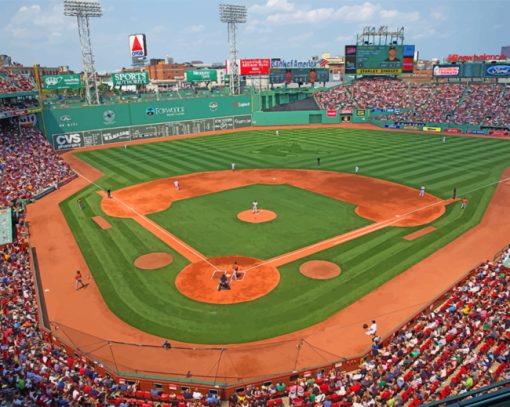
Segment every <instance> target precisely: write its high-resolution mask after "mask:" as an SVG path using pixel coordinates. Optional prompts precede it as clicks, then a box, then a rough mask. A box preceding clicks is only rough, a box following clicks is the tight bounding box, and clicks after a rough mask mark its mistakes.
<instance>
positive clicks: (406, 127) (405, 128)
mask: <svg viewBox="0 0 510 407" xmlns="http://www.w3.org/2000/svg"><path fill="white" fill-rule="evenodd" d="M403 129H404V130H420V128H419V127H416V126H404V127H403Z"/></svg>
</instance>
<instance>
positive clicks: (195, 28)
mask: <svg viewBox="0 0 510 407" xmlns="http://www.w3.org/2000/svg"><path fill="white" fill-rule="evenodd" d="M186 31H187V32H190V33H201V32H203V31H205V25H202V24H195V25H190V26H189V27H187V28H186Z"/></svg>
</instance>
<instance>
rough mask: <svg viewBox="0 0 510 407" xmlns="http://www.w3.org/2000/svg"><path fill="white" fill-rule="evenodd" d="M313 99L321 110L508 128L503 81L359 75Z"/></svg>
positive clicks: (508, 101) (508, 100)
mask: <svg viewBox="0 0 510 407" xmlns="http://www.w3.org/2000/svg"><path fill="white" fill-rule="evenodd" d="M315 99H316V101H317V103H318V104H319V106H320V107H321V108H323V109H351V110H352V109H356V108H361V109H388V108H390V109H401V111H400V112H398V113H393V114H390V115H388V116H386V119H388V120H394V121H409V122H420V123H452V124H458V125H462V124H468V125H485V126H493V127H510V87H509V86H508V85H505V84H497V83H478V84H467V83H445V82H442V83H407V82H404V81H401V80H398V79H390V78H385V77H381V78H378V77H375V78H362V79H358V80H356V81H354V82H352V83H350V84H346V85H343V86H338V87H336V88H333V89H330V90H328V91H325V92H317V93H316V94H315ZM402 109H404V110H402Z"/></svg>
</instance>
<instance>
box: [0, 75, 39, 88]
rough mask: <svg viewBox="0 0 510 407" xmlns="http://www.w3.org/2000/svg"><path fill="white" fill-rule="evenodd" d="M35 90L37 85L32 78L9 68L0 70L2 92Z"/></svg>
mask: <svg viewBox="0 0 510 407" xmlns="http://www.w3.org/2000/svg"><path fill="white" fill-rule="evenodd" d="M33 91H35V86H34V83H33V81H32V80H31V79H29V78H26V77H25V76H23V75H21V74H17V73H14V72H11V71H9V70H0V94H2V93H16V92H33Z"/></svg>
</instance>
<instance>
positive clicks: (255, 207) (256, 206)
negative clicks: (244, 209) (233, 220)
mask: <svg viewBox="0 0 510 407" xmlns="http://www.w3.org/2000/svg"><path fill="white" fill-rule="evenodd" d="M251 212H252V213H255V214H257V213H259V203H258V202H257V200H255V201H253V202H252V203H251Z"/></svg>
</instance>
